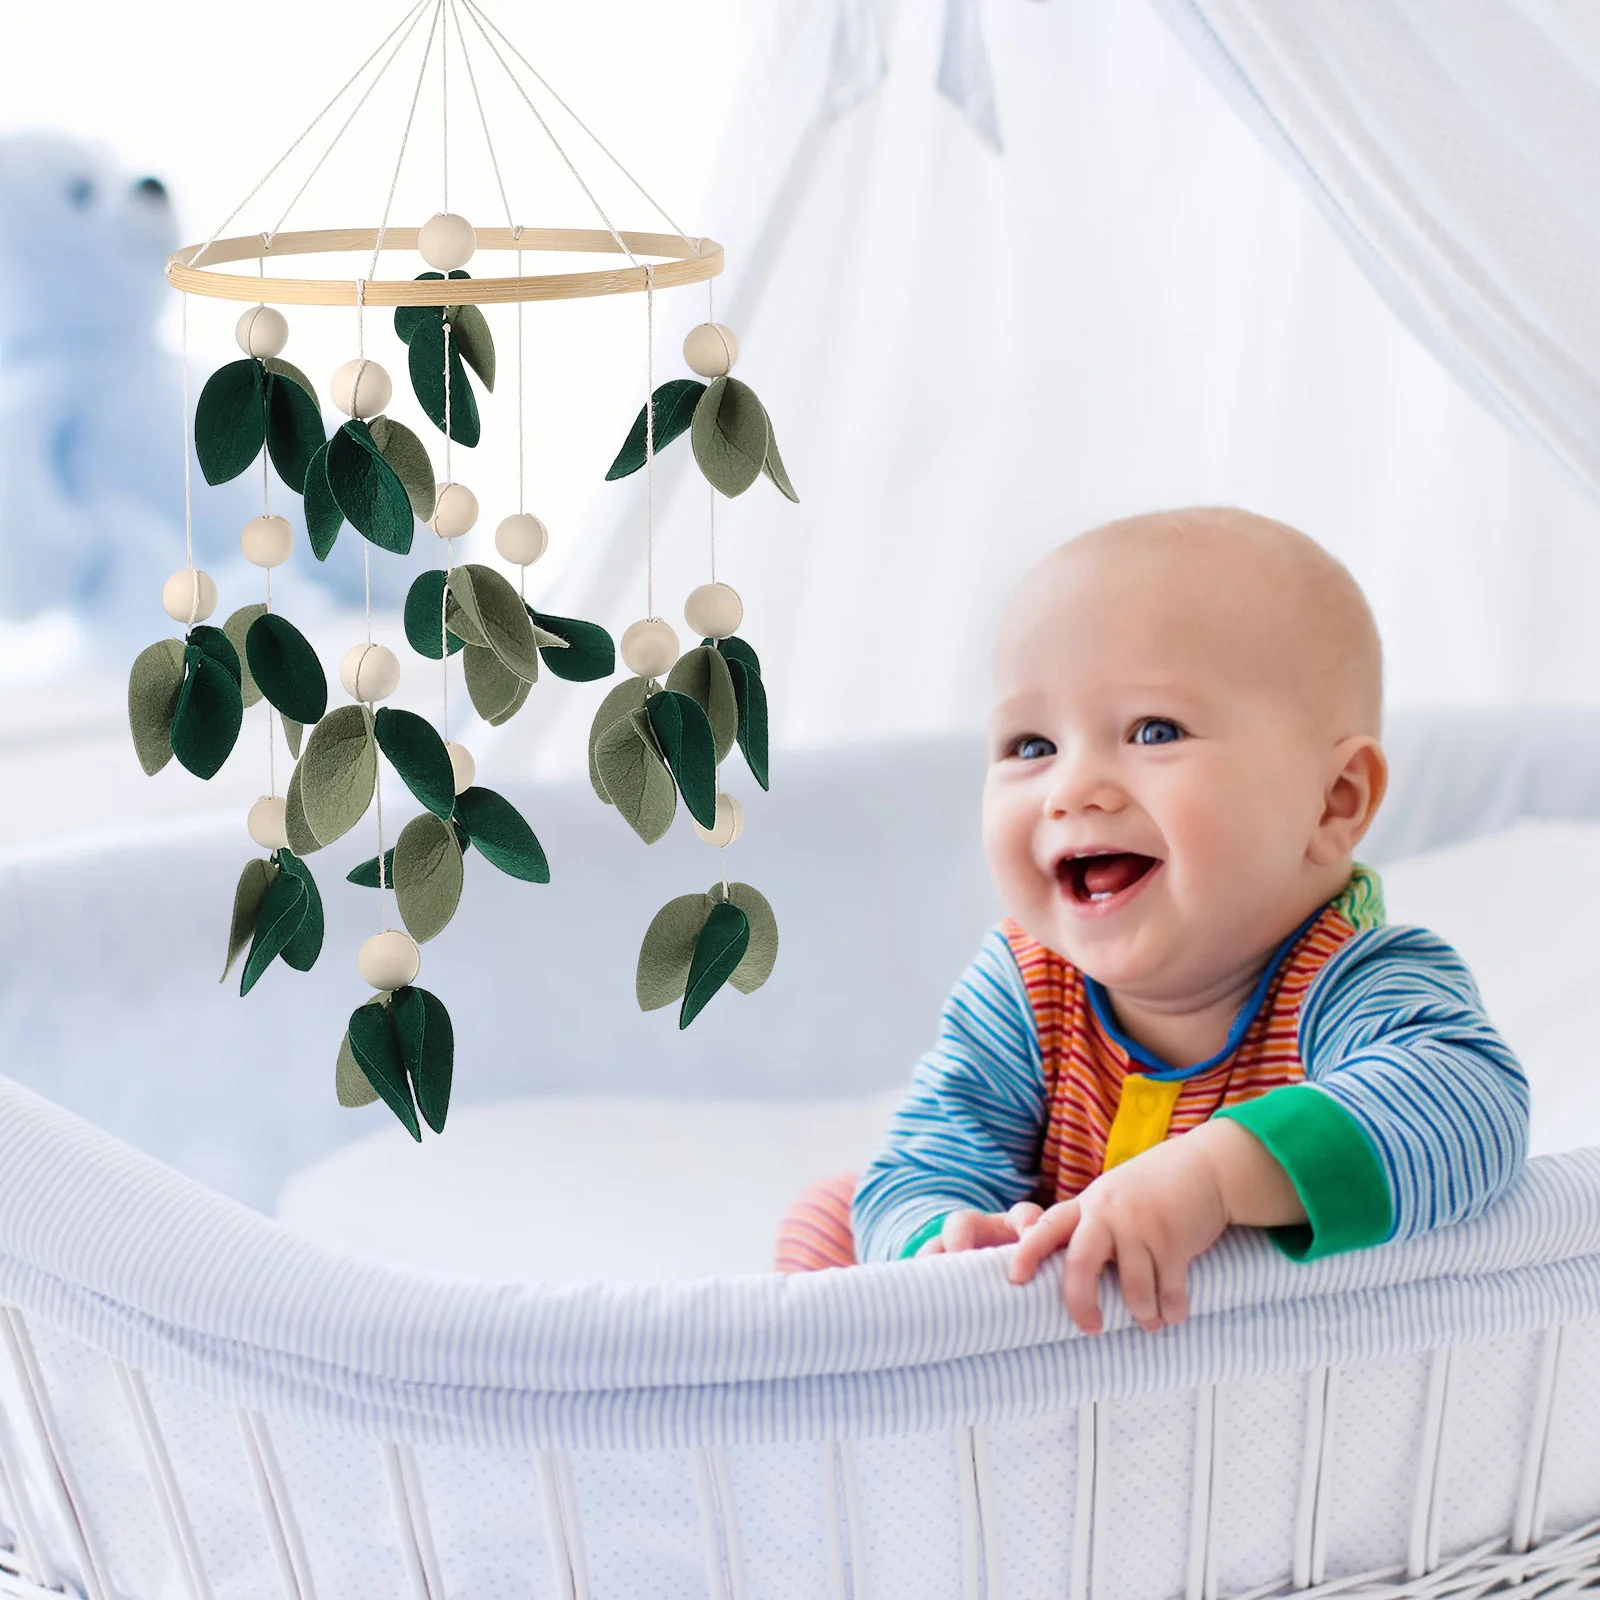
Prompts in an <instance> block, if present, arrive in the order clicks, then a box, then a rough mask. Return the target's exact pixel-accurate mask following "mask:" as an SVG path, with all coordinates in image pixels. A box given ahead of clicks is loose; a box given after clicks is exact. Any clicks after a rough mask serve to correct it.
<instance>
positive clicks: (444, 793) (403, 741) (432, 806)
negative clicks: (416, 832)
mask: <svg viewBox="0 0 1600 1600" xmlns="http://www.w3.org/2000/svg"><path fill="white" fill-rule="evenodd" d="M373 731H374V732H375V733H376V734H377V736H378V748H379V749H380V750H381V751H383V753H384V754H385V755H386V756H388V758H389V761H390V764H391V765H392V766H393V767H394V770H395V771H396V772H398V773H399V774H400V777H401V779H402V781H403V782H404V783H405V786H406V788H408V789H409V790H410V791H411V792H412V794H414V795H415V796H416V797H417V799H419V800H420V801H421V802H422V803H423V805H425V806H426V807H427V808H428V809H429V810H430V811H431V812H433V814H434V815H435V816H439V817H448V816H449V815H450V813H451V812H452V811H454V810H455V804H456V783H455V774H454V772H453V771H452V770H451V767H450V752H449V751H448V750H446V749H445V747H444V740H443V739H441V738H440V737H439V735H438V733H437V732H435V730H434V726H433V724H432V723H431V722H429V721H428V720H427V719H426V718H425V717H419V716H418V715H417V714H416V712H414V711H399V710H396V709H395V708H394V707H392V706H384V707H383V708H382V710H380V711H379V712H378V714H377V716H376V718H374V720H373Z"/></svg>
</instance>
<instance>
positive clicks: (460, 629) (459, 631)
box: [444, 568, 489, 650]
mask: <svg viewBox="0 0 1600 1600" xmlns="http://www.w3.org/2000/svg"><path fill="white" fill-rule="evenodd" d="M455 570H459V569H454V568H453V569H452V571H455ZM448 583H449V579H448V575H447V576H446V588H445V592H444V625H445V627H446V629H448V630H449V632H451V633H453V634H454V635H455V636H456V637H457V638H458V639H460V640H461V642H462V643H463V644H471V645H476V646H477V647H478V649H480V650H487V649H488V648H489V635H488V634H486V633H485V632H484V631H483V629H482V628H481V627H479V626H478V623H477V621H476V620H475V619H474V618H473V617H471V616H469V615H468V614H467V613H466V612H465V611H463V610H462V609H461V603H460V601H458V600H457V599H456V597H455V595H454V594H452V593H451V591H450V589H449V587H448Z"/></svg>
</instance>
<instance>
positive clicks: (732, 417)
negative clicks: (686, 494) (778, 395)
mask: <svg viewBox="0 0 1600 1600" xmlns="http://www.w3.org/2000/svg"><path fill="white" fill-rule="evenodd" d="M689 437H690V443H691V444H692V445H693V446H694V458H695V460H696V461H698V462H699V463H700V470H701V471H702V472H703V473H704V474H705V475H706V481H707V482H708V483H710V484H711V486H712V487H713V488H715V489H720V490H721V491H722V493H723V494H725V495H729V496H732V495H738V494H743V493H744V492H745V490H746V489H748V488H749V487H750V485H751V484H752V483H754V482H755V481H756V479H757V478H759V477H760V476H761V469H762V467H763V466H764V465H765V464H766V460H767V447H768V445H769V444H770V443H771V442H772V424H771V423H770V422H768V420H767V412H766V407H764V406H763V405H762V404H761V402H760V401H759V400H758V399H756V396H755V391H754V390H753V389H751V388H750V386H749V385H748V384H745V383H740V381H739V380H738V379H737V378H715V379H713V380H712V382H711V385H710V387H709V388H708V389H707V390H706V392H705V393H704V394H703V395H702V396H701V397H700V403H699V404H698V405H697V406H696V407H695V408H694V422H693V424H692V425H691V427H690V430H689Z"/></svg>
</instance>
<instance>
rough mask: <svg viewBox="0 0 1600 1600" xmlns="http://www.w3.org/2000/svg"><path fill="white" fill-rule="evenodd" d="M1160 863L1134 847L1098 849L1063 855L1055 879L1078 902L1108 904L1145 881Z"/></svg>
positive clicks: (1057, 866) (1069, 896)
mask: <svg viewBox="0 0 1600 1600" xmlns="http://www.w3.org/2000/svg"><path fill="white" fill-rule="evenodd" d="M1160 865H1161V863H1160V861H1159V860H1157V859H1156V857H1154V856H1145V855H1139V854H1138V853H1137V852H1135V851H1132V850H1106V851H1095V852H1092V853H1090V854H1087V855H1080V856H1063V857H1062V858H1061V860H1059V861H1058V862H1057V863H1056V881H1057V882H1058V883H1059V884H1060V885H1061V887H1062V888H1063V889H1064V890H1065V891H1066V892H1067V896H1068V898H1069V899H1071V900H1073V901H1074V902H1076V903H1077V904H1078V905H1081V906H1095V907H1097V908H1098V907H1106V906H1109V905H1110V904H1111V902H1112V901H1114V900H1117V899H1120V898H1121V897H1122V896H1123V895H1125V894H1127V893H1128V891H1129V890H1131V889H1133V888H1134V887H1135V886H1136V885H1138V884H1140V883H1142V882H1143V881H1144V880H1145V878H1146V877H1148V876H1149V874H1150V873H1151V872H1153V871H1154V870H1155V869H1156V868H1157V867H1159V866H1160Z"/></svg>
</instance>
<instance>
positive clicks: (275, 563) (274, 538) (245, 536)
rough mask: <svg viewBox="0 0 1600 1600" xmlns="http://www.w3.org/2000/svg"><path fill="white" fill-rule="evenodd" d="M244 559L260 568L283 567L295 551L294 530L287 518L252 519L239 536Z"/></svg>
mask: <svg viewBox="0 0 1600 1600" xmlns="http://www.w3.org/2000/svg"><path fill="white" fill-rule="evenodd" d="M239 548H240V549H241V550H243V551H244V558H245V560H246V561H249V562H251V563H252V564H253V565H255V566H258V567H281V566H282V565H283V564H284V562H285V561H287V560H288V559H289V553H290V551H292V550H293V549H294V529H293V528H291V527H290V526H289V523H288V519H287V518H285V517H252V518H251V519H250V520H249V521H248V522H247V523H245V525H244V531H243V532H242V533H240V535H239Z"/></svg>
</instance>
